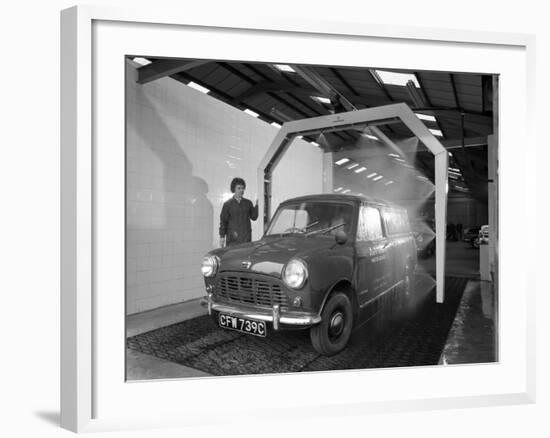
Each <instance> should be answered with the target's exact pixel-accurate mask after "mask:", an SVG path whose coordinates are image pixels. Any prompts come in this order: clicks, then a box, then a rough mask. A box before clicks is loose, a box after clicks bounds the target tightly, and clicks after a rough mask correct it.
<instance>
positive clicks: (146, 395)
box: [61, 6, 536, 432]
mask: <svg viewBox="0 0 550 438" xmlns="http://www.w3.org/2000/svg"><path fill="white" fill-rule="evenodd" d="M61 19H62V22H61V24H62V29H61V55H62V56H61V79H62V82H61V84H62V98H61V102H62V108H61V110H62V114H61V115H62V130H61V143H62V144H61V148H62V162H61V172H62V175H61V186H62V197H61V220H62V224H61V230H62V245H61V250H62V260H61V266H62V268H61V269H62V270H61V284H62V290H61V295H62V303H61V305H62V307H61V364H62V365H61V366H62V370H61V425H62V427H64V428H66V429H69V430H72V431H76V432H84V431H86V432H94V431H102V430H112V429H121V428H122V429H135V428H147V427H167V426H192V425H198V424H204V422H210V424H211V423H212V422H214V423H218V424H224V423H227V422H230V421H235V419H236V418H240V419H246V418H249V419H255V420H258V421H262V418H268V417H267V414H268V412H269V410H270V409H271V410H273V409H274V408H275V407H277V409H278V412H279V413H280V415H285V416H286V418H289V419H292V418H302V417H312V416H313V417H315V416H319V417H321V416H325V417H326V416H338V415H344V414H346V415H350V413H351V414H353V415H363V414H366V413H372V412H395V411H407V410H418V409H435V408H438V409H440V408H455V407H477V406H488V405H503V404H520V403H532V402H534V398H535V372H534V364H535V349H534V345H535V344H534V324H535V320H534V316H535V309H534V304H533V303H534V300H533V296H534V289H533V288H530V287H529V283H528V282H527V280H526V278H528V277H527V275H528V273H529V272H530V267H529V266H528V260H526V259H525V258H524V259H523V260H520V259H519V258H517V257H514V254H513V253H512V252H507V251H506V248H507V247H508V245H509V243H510V238H509V237H507V236H510V233H508V231H507V230H511V229H512V227H514V223H518V221H519V223H527V222H526V218H527V217H528V216H527V214H528V213H527V212H526V209H523V208H520V209H518V208H515V209H514V206H513V205H512V204H513V203H512V202H510V201H512V200H513V199H522V200H523V201H524V202H527V201H528V200H529V199H531V197H532V196H534V195H531V194H530V193H534V187H533V186H534V181H535V175H534V170H532V169H531V170H530V172H529V174H527V166H525V163H526V161H525V160H527V158H525V157H524V158H519V160H520V162H519V163H518V158H517V157H516V162H515V165H516V169H522V168H523V169H524V170H523V172H525V175H519V176H516V178H517V179H518V180H522V181H521V182H520V183H517V180H515V181H516V183H514V184H512V181H511V176H510V174H509V173H507V169H509V168H510V167H509V166H510V165H511V162H510V161H509V159H508V154H507V149H506V148H507V145H510V144H511V143H514V142H517V141H519V140H522V141H524V143H525V151H526V156H528V153H529V152H534V151H535V147H536V146H535V140H534V137H533V127H532V123H533V122H532V120H534V114H533V111H534V88H533V87H532V86H531V85H532V84H533V83H534V81H533V75H534V44H535V40H534V37H533V36H531V35H524V34H505V33H491V32H484V31H469V32H466V31H456V30H445V29H428V28H415V27H402V26H391V27H388V26H384V25H380V26H374V25H372V24H369V25H366V24H363V23H361V22H356V23H349V22H348V23H339V22H330V21H325V22H321V21H310V20H307V19H295V18H294V19H288V20H285V19H281V18H269V17H264V18H255V19H254V20H251V19H250V18H247V17H244V16H243V18H242V19H235V18H231V19H227V18H225V17H222V16H216V15H215V14H210V15H208V16H204V15H200V14H194V13H193V11H190V10H185V11H179V12H178V11H162V10H156V9H154V8H150V9H147V10H130V9H121V8H120V9H119V8H110V7H104V6H101V7H92V6H78V7H73V8H70V9H67V10H64V11H63V12H62V14H61ZM179 32H182V35H184V34H185V35H187V36H190V35H191V34H192V33H193V32H198V33H200V35H201V36H203V37H207V38H208V41H210V40H214V41H215V40H216V38H220V36H223V37H224V38H227V39H228V41H230V40H233V41H234V42H238V41H241V42H242V41H244V40H243V39H246V38H247V37H250V36H251V35H254V38H255V39H260V40H261V39H265V41H270V42H273V41H275V40H276V41H278V44H277V47H275V48H274V49H273V52H272V53H271V55H270V56H271V57H272V59H273V60H278V59H282V58H281V56H290V57H292V56H298V55H297V54H296V53H294V52H292V50H291V46H290V45H291V44H292V42H294V43H296V42H299V41H302V42H303V44H309V43H311V41H310V40H312V39H314V38H320V39H323V40H322V41H323V42H324V43H325V44H327V45H328V46H329V47H330V45H331V44H334V47H335V48H337V47H338V45H339V44H342V42H343V41H344V40H345V43H346V45H349V46H350V47H351V46H352V45H362V44H364V45H368V46H369V47H371V48H372V49H373V51H372V52H371V53H373V54H374V58H377V57H378V58H377V59H380V62H384V61H383V59H384V56H386V57H387V56H388V54H387V53H386V54H384V51H387V50H390V49H391V50H395V53H397V54H398V55H397V56H398V57H399V58H400V59H399V62H400V66H401V67H402V68H407V67H410V66H412V65H414V66H415V67H416V68H428V69H429V68H437V66H438V65H439V66H440V69H441V70H448V69H451V70H452V68H450V67H452V65H453V63H455V64H454V65H458V64H456V63H458V62H463V63H464V65H466V64H467V63H468V66H467V67H466V68H463V69H462V70H468V71H491V72H492V73H497V74H500V75H501V78H502V80H501V81H500V83H501V86H502V88H501V92H502V94H501V100H500V101H501V108H500V110H499V119H500V120H499V121H500V126H501V128H500V132H499V136H500V138H499V143H500V153H501V155H500V171H501V173H500V177H501V186H500V193H501V198H500V202H501V204H500V205H499V213H500V218H501V224H500V226H501V228H500V239H501V241H500V252H499V253H500V255H501V256H500V260H499V263H500V271H501V272H502V273H503V275H504V276H506V275H508V274H507V272H509V271H510V269H509V268H510V267H511V266H513V269H514V270H515V272H516V277H515V278H508V277H506V278H501V279H500V288H501V290H500V291H499V300H500V303H499V315H500V321H499V323H500V327H499V338H500V342H501V344H500V361H499V363H498V364H485V365H470V366H456V367H455V366H453V367H421V368H415V369H403V370H399V369H393V370H364V371H344V372H330V373H308V374H307V375H292V374H291V375H285V376H276V375H275V376H244V377H224V378H205V379H204V378H203V379H186V380H176V381H174V380H171V381H158V382H143V383H126V382H124V380H123V379H122V380H121V379H120V376H121V375H123V374H124V370H123V369H122V368H123V367H122V368H121V358H122V364H123V363H124V360H123V356H124V332H123V331H122V332H121V331H120V327H121V326H122V327H123V326H124V317H125V315H124V312H120V303H121V302H122V303H123V301H124V289H123V288H122V290H120V287H117V285H119V286H120V284H123V282H124V272H122V271H123V270H121V269H120V268H121V266H123V260H121V259H120V254H121V250H122V254H123V247H122V248H121V247H120V239H119V237H117V236H119V235H118V234H117V233H120V234H121V235H122V236H123V235H124V221H122V222H121V221H120V218H121V216H120V211H121V209H122V210H123V209H124V205H123V204H124V197H123V193H122V192H121V191H120V190H118V189H119V188H120V183H121V181H122V182H123V172H122V175H121V174H120V170H121V167H120V165H121V163H122V162H121V160H120V159H121V157H123V155H124V152H123V149H124V143H123V142H122V143H120V141H118V140H120V138H121V137H120V135H121V133H122V135H123V131H124V126H123V123H120V122H121V120H123V119H121V118H120V117H121V112H120V110H121V107H123V100H124V99H122V101H121V99H120V97H121V95H122V96H123V93H124V91H123V88H124V87H123V86H122V89H119V88H118V86H119V85H120V83H123V80H124V75H123V74H122V75H118V73H117V72H120V71H123V61H122V57H120V65H118V64H116V62H118V61H116V60H117V59H119V56H120V55H121V54H135V55H138V54H151V55H156V56H168V55H171V56H176V57H178V56H182V55H183V54H187V55H188V56H187V57H190V58H191V57H209V56H208V54H212V56H214V54H216V53H219V52H216V51H217V50H220V47H219V45H218V47H216V45H215V44H214V43H212V42H208V41H206V40H205V41H204V42H202V43H198V44H195V45H194V47H193V49H192V50H189V49H187V50H188V51H187V52H185V53H183V52H178V51H176V50H175V48H174V49H172V51H170V50H171V47H170V44H169V40H168V38H173V37H174V36H175V35H179ZM128 35H132V36H133V37H135V38H131V39H129V40H130V41H133V43H132V44H130V43H129V42H128ZM185 35H184V36H185ZM195 41H197V40H195ZM265 41H264V42H265ZM106 42H109V44H108V45H107V44H106ZM126 44H127V45H126ZM139 44H142V45H141V46H140V47H138V45H139ZM258 44H259V43H258ZM245 46H246V45H245ZM250 46H251V47H243V46H241V45H238V44H234V45H232V46H231V50H232V51H233V53H232V54H230V55H228V56H226V59H232V57H235V56H236V57H239V56H241V57H242V56H244V57H246V56H247V55H246V53H249V55H248V57H254V56H258V55H257V53H258V52H257V51H256V52H255V49H254V47H255V45H254V44H250ZM312 47H313V46H312ZM325 47H327V46H325ZM404 47H407V51H406V52H405V51H404ZM138 49H139V53H136V52H135V50H138ZM222 49H223V47H222ZM428 49H430V50H439V51H440V53H441V54H442V56H441V58H439V59H435V60H434V59H419V58H414V56H415V51H417V50H418V51H421V50H428ZM285 50H286V52H285ZM151 51H153V52H151ZM325 52H326V50H325ZM447 52H450V53H451V54H447V55H445V53H447ZM335 53H336V52H335ZM418 53H421V52H418ZM457 53H460V54H461V55H462V56H463V58H462V59H459V58H457V56H456V55H457ZM205 54H207V55H205ZM469 54H477V55H479V59H477V60H476V59H471V58H476V56H469ZM307 56H309V58H308V60H311V61H313V60H314V59H315V60H316V61H317V62H319V63H322V62H323V59H324V58H323V57H324V56H326V53H325V54H323V53H317V52H315V51H314V50H312V51H311V52H308V54H307ZM338 56H339V60H341V59H344V58H345V53H340V52H338ZM487 56H489V57H490V59H487ZM182 57H183V56H182ZM453 58H455V59H454V60H453ZM247 59H248V58H247ZM112 60H115V62H114V64H109V62H110V61H112ZM285 61H286V59H285ZM386 62H391V61H386ZM394 62H395V61H394ZM476 65H477V66H478V69H477V70H476V69H474V70H472V68H474V67H475V66H476ZM489 65H491V66H492V67H489ZM488 69H490V70H488ZM98 90H99V91H98ZM101 90H104V92H102V91H101ZM102 93H103V94H102ZM512 101H513V103H514V111H513V114H511V112H510V109H509V105H510V102H512ZM106 105H109V107H110V108H111V109H109V111H113V113H112V114H109V115H108V116H107V110H105V112H104V111H103V109H105V108H107V107H106ZM520 115H521V116H520ZM122 116H123V112H122ZM512 121H514V123H513V129H511V125H512ZM111 138H112V139H115V142H114V143H111V144H114V145H115V146H114V148H115V156H114V157H113V159H112V160H109V161H105V156H104V154H101V153H99V154H98V150H97V145H98V144H105V142H106V141H107V139H111ZM117 148H122V151H121V150H119V149H117ZM122 169H123V168H122ZM520 172H521V171H520ZM100 175H101V176H100ZM522 177H523V178H522ZM113 187H115V189H112V190H111V188H113ZM523 201H522V202H523ZM106 212H109V214H107V213H106ZM117 239H118V240H117ZM122 246H123V245H122ZM121 263H122V265H121ZM121 281H122V283H121ZM106 286H108V287H109V288H110V289H111V288H112V290H111V292H112V291H113V290H114V291H115V294H118V293H120V294H121V296H122V298H121V297H119V296H118V295H113V296H114V297H112V298H106V297H105V294H104V292H103V291H105V289H106ZM512 291H514V293H515V295H512V293H511V292H512ZM102 292H103V295H102ZM98 297H99V299H98ZM108 300H114V301H113V303H108ZM106 304H113V305H112V306H110V305H109V306H108V307H106ZM108 335H110V337H109V336H108ZM119 335H121V337H120V339H119V338H118V336H119ZM119 350H120V351H119ZM388 382H393V383H394V384H393V385H392V387H391V388H390V387H389V386H388ZM429 382H432V383H429ZM441 382H449V383H448V385H445V384H441ZM472 382H473V383H472ZM298 384H299V385H301V387H303V388H306V389H307V392H306V394H305V395H303V396H302V397H301V398H300V399H299V400H296V399H294V398H293V399H292V400H291V401H289V400H285V398H284V395H285V391H287V393H288V391H289V389H291V388H292V387H296V385H298ZM341 385H346V386H350V387H354V388H359V389H361V388H362V387H363V386H364V387H367V386H368V387H369V388H371V389H372V391H368V392H367V391H354V392H346V391H344V393H343V394H342V391H339V394H340V395H337V394H336V392H332V391H334V388H336V387H341ZM430 385H431V386H430ZM473 385H475V386H473ZM319 387H323V388H325V389H326V391H328V394H329V396H328V397H322V396H321V394H320V393H319V392H318V389H319ZM182 388H184V389H185V393H186V394H191V395H192V397H190V399H192V403H189V402H186V401H185V400H181V398H179V399H178V398H175V397H176V396H177V393H178V392H179V393H180V394H181V390H182ZM254 388H260V389H261V390H262V391H263V390H265V391H269V392H268V393H269V394H270V395H271V397H269V399H268V400H267V401H266V403H265V404H263V406H261V407H260V406H258V407H256V408H254V409H243V408H242V407H239V406H238V403H236V404H235V405H236V407H232V408H231V409H229V410H228V409H222V408H221V406H222V405H221V404H219V403H217V402H216V401H215V400H212V394H215V393H216V391H220V390H222V391H232V392H233V393H237V392H243V393H246V392H247V391H253V389H254ZM384 388H386V391H384ZM326 391H325V392H323V393H322V394H326V393H327V392H326ZM155 397H159V398H160V397H163V400H165V402H163V403H155V405H150V404H147V401H148V400H155ZM237 397H238V396H237ZM140 398H142V400H144V405H143V406H137V405H134V404H133V403H132V400H136V399H140ZM159 398H157V399H156V400H158V399H159ZM175 400H177V402H174V401H175ZM320 400H321V401H320ZM329 400H330V401H329ZM205 406H208V412H205V409H204V408H205ZM212 414H214V417H213V416H212ZM213 418H215V420H213Z"/></svg>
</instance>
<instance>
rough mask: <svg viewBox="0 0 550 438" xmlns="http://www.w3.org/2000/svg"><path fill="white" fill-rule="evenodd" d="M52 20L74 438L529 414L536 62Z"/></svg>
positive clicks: (263, 23) (145, 22)
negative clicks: (521, 252) (346, 417)
mask: <svg viewBox="0 0 550 438" xmlns="http://www.w3.org/2000/svg"><path fill="white" fill-rule="evenodd" d="M61 17H62V22H61V24H62V29H61V51H62V66H61V74H62V180H61V183H62V273H61V274H62V277H61V278H62V321H61V328H62V333H61V340H62V361H61V362H62V370H61V371H62V373H61V375H62V388H61V395H62V406H61V424H62V426H63V427H64V428H67V429H70V430H73V431H78V432H80V431H101V430H111V429H120V428H147V427H165V426H166V427H167V426H193V425H200V424H205V423H210V424H211V423H212V421H213V420H212V418H215V423H216V424H220V425H223V424H225V423H228V422H231V421H235V420H236V419H245V418H249V419H250V418H252V419H256V420H260V421H261V419H262V418H267V417H266V415H269V413H270V412H274V411H277V412H278V413H279V414H280V415H282V416H284V417H285V418H289V419H292V418H303V417H312V416H339V415H342V414H344V413H349V412H351V411H353V412H355V413H356V414H361V413H369V412H388V411H392V412H395V411H407V410H409V411H410V410H418V409H433V408H442V407H443V408H447V407H448V408H452V407H476V406H487V405H499V404H520V403H530V402H533V401H534V382H535V375H534V353H535V352H534V342H533V330H534V309H533V299H532V298H533V294H534V290H532V289H531V288H530V287H529V284H528V282H527V280H526V279H527V278H528V272H529V260H528V258H526V257H519V256H518V255H517V252H515V251H514V250H513V246H512V245H513V243H514V241H515V236H516V235H517V224H523V223H528V221H529V218H528V210H527V209H526V208H525V205H527V204H526V203H527V202H528V200H529V199H530V195H529V193H530V191H531V190H532V189H533V187H532V185H533V184H534V183H533V181H534V175H533V173H532V170H529V171H528V169H529V168H528V166H527V160H528V157H529V155H530V153H532V152H534V150H535V143H534V140H533V137H532V136H533V134H532V129H531V128H532V127H531V123H532V122H531V120H532V117H533V113H532V111H533V95H534V90H533V86H532V84H533V78H532V76H533V74H534V72H533V64H534V59H533V57H534V54H533V50H534V49H533V46H534V37H532V36H529V35H512V34H496V33H488V32H481V31H480V32H461V31H460V32H459V31H451V30H434V29H423V28H412V27H411V28H403V27H388V26H373V25H372V24H368V25H367V24H362V23H359V22H358V23H345V25H344V24H343V23H335V22H312V21H308V20H305V19H304V20H302V21H296V20H292V21H291V22H287V21H283V20H278V19H274V18H265V19H261V20H258V19H256V20H254V22H253V23H252V22H248V21H246V20H245V19H242V20H240V21H239V20H235V19H231V20H226V19H223V18H222V17H217V18H215V16H209V17H205V16H198V15H197V16H195V15H193V13H190V12H189V11H186V14H185V15H179V14H178V13H173V14H166V15H165V14H164V13H159V12H154V11H135V10H132V11H128V10H123V9H111V8H103V7H100V8H96V7H80V6H79V7H74V8H70V9H67V10H64V11H62V15H61ZM288 23H291V24H288ZM367 54H368V56H367ZM520 143H521V144H522V145H523V148H524V150H525V154H522V155H519V156H518V154H512V148H513V145H517V144H520ZM522 172H523V173H522ZM528 173H529V174H528ZM342 388H353V390H347V389H345V390H343V389H342Z"/></svg>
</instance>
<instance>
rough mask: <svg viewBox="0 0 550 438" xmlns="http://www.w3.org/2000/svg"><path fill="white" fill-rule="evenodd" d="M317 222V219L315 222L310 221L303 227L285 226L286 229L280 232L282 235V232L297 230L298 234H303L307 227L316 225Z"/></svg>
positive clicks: (289, 232) (288, 232)
mask: <svg viewBox="0 0 550 438" xmlns="http://www.w3.org/2000/svg"><path fill="white" fill-rule="evenodd" d="M318 223H319V221H316V222H312V223H310V224H309V225H307V226H305V227H304V228H298V227H291V228H287V229H286V230H284V231H283V232H282V233H281V237H282V236H283V235H284V234H291V233H294V232H298V233H300V234H303V233H305V232H306V231H307V229H308V228H311V227H312V226H314V225H317V224H318Z"/></svg>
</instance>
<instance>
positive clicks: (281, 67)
mask: <svg viewBox="0 0 550 438" xmlns="http://www.w3.org/2000/svg"><path fill="white" fill-rule="evenodd" d="M273 65H274V66H275V68H276V69H277V70H281V71H284V72H287V73H296V70H294V69H293V68H292V67H291V66H290V65H286V64H273Z"/></svg>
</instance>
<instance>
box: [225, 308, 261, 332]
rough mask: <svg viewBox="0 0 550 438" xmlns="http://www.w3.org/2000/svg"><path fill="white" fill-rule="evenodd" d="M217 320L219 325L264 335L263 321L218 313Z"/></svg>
mask: <svg viewBox="0 0 550 438" xmlns="http://www.w3.org/2000/svg"><path fill="white" fill-rule="evenodd" d="M218 322H219V324H220V327H223V328H226V329H230V330H236V331H238V332H241V333H246V334H249V335H255V336H262V337H265V336H266V326H265V322H264V321H256V320H253V319H248V318H240V317H238V316H231V315H226V314H224V313H218Z"/></svg>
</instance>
